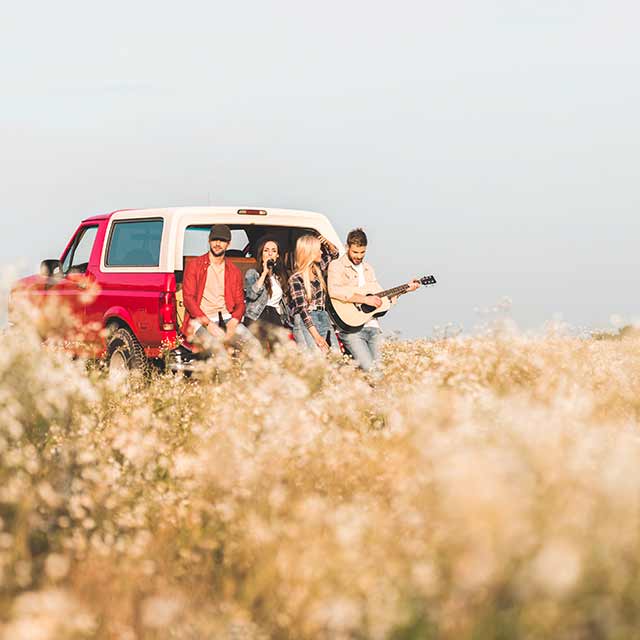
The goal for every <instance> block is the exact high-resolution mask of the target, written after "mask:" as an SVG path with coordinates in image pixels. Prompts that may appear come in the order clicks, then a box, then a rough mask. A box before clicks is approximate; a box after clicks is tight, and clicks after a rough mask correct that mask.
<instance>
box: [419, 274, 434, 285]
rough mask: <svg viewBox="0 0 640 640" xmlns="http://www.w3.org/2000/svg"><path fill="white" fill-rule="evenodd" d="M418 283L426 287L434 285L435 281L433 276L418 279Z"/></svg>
mask: <svg viewBox="0 0 640 640" xmlns="http://www.w3.org/2000/svg"><path fill="white" fill-rule="evenodd" d="M418 281H419V282H420V284H421V285H423V286H425V287H426V286H427V285H430V284H435V283H436V279H435V278H434V276H422V278H418Z"/></svg>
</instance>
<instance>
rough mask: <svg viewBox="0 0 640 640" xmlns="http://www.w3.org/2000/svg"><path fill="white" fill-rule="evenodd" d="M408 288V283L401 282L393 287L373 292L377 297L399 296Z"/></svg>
mask: <svg viewBox="0 0 640 640" xmlns="http://www.w3.org/2000/svg"><path fill="white" fill-rule="evenodd" d="M408 290H409V285H408V284H401V285H400V286H399V287H393V289H385V290H384V291H379V292H378V293H376V294H374V295H376V296H378V298H393V297H394V296H401V295H402V294H403V293H407V291H408Z"/></svg>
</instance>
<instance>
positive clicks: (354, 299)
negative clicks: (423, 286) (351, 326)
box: [327, 228, 420, 371]
mask: <svg viewBox="0 0 640 640" xmlns="http://www.w3.org/2000/svg"><path fill="white" fill-rule="evenodd" d="M366 252H367V235H366V233H365V232H364V231H363V230H362V229H360V228H358V229H353V230H352V231H350V232H349V234H348V235H347V252H346V253H345V254H344V255H343V256H341V257H340V258H338V259H337V260H334V261H333V262H331V263H330V264H329V271H328V281H327V286H328V289H329V296H330V297H331V298H332V299H334V300H338V301H341V302H351V303H357V304H365V305H369V306H371V307H375V309H379V308H380V307H381V306H382V304H383V300H382V298H380V297H378V296H377V295H372V294H366V293H364V290H365V289H366V290H369V291H372V290H373V291H381V290H382V287H381V286H380V285H379V284H378V281H377V280H376V275H375V272H374V270H373V267H372V266H371V265H370V264H369V263H368V262H365V260H364V257H365V254H366ZM419 286H420V283H419V282H418V281H415V280H414V281H411V282H409V283H408V284H407V285H406V288H403V289H405V290H406V291H415V290H416V289H417V288H418V287H419ZM396 300H397V296H396V297H395V298H392V302H396ZM381 334H382V331H381V329H380V323H379V322H378V320H377V318H372V319H371V320H369V321H368V322H366V323H365V324H364V325H363V326H362V327H361V328H359V329H357V330H355V331H350V332H345V331H341V332H340V339H341V340H342V342H343V343H344V344H345V346H346V347H347V349H349V351H350V352H351V355H352V356H353V358H354V359H355V361H356V362H357V363H358V365H359V366H360V368H362V369H363V370H364V371H370V370H371V369H372V368H373V367H375V365H376V363H377V362H378V359H379V357H380V351H379V346H380V337H381Z"/></svg>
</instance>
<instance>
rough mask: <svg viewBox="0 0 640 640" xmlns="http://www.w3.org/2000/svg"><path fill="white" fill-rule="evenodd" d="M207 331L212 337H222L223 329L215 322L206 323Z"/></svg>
mask: <svg viewBox="0 0 640 640" xmlns="http://www.w3.org/2000/svg"><path fill="white" fill-rule="evenodd" d="M207 331H208V332H209V333H210V334H211V335H212V336H213V337H214V338H224V331H223V330H222V329H221V328H220V327H219V326H218V325H217V323H215V322H210V323H209V324H208V325H207Z"/></svg>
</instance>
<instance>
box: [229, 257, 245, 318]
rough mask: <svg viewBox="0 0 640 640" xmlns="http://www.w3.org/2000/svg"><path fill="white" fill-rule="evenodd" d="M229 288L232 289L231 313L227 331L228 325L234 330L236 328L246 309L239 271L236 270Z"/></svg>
mask: <svg viewBox="0 0 640 640" xmlns="http://www.w3.org/2000/svg"><path fill="white" fill-rule="evenodd" d="M231 286H232V287H233V311H232V312H231V320H229V322H228V323H227V330H228V329H229V323H232V324H234V325H235V326H234V329H235V327H237V326H238V324H239V323H240V321H241V320H242V316H243V315H244V310H245V308H246V305H245V302H244V289H243V288H242V274H241V273H240V269H238V270H237V275H236V276H235V277H234V278H233V280H232V282H231ZM233 320H235V323H233V322H232V321H233Z"/></svg>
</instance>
